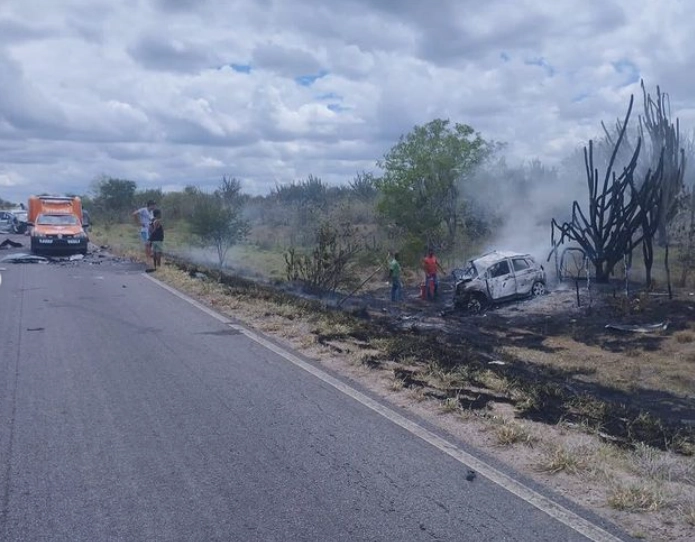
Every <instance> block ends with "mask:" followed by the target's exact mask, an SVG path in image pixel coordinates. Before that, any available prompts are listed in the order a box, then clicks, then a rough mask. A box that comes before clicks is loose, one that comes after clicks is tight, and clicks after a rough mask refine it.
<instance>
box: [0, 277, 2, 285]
mask: <svg viewBox="0 0 695 542" xmlns="http://www.w3.org/2000/svg"><path fill="white" fill-rule="evenodd" d="M0 286H2V275H0Z"/></svg>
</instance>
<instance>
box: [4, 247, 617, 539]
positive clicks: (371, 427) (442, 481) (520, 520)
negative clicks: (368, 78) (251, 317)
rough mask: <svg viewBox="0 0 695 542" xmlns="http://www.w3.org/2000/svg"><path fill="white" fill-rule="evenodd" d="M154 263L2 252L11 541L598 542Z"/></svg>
mask: <svg viewBox="0 0 695 542" xmlns="http://www.w3.org/2000/svg"><path fill="white" fill-rule="evenodd" d="M5 254H7V252H5V251H3V252H0V260H1V259H2V256H3V255H5ZM97 263H98V265H96V264H97ZM142 269H143V268H142V267H141V266H138V265H136V264H130V263H126V262H118V261H110V260H108V259H104V260H96V259H90V258H87V259H86V260H84V261H81V262H66V263H63V264H12V263H2V262H1V261H0V276H1V281H2V282H1V284H0V540H2V541H4V542H13V541H21V542H27V541H38V540H42V541H43V540H47V541H63V540H64V541H71V542H74V541H90V542H94V541H101V540H127V541H155V540H162V541H170V540H171V541H174V540H182V541H213V540H220V541H236V540H238V541H304V540H307V541H326V542H328V541H363V540H364V541H411V540H412V541H414V540H418V541H419V540H423V541H432V540H452V541H454V540H457V541H458V540H461V541H485V542H490V541H529V542H531V541H533V542H539V541H580V540H587V539H588V538H586V537H585V536H583V535H582V534H580V533H579V532H577V531H576V530H574V529H572V528H570V527H569V526H567V525H566V524H564V523H563V522H561V521H559V520H558V519H556V518H555V517H553V516H552V515H550V514H547V513H545V512H543V511H542V510H539V509H538V508H537V507H535V506H533V505H532V504H530V503H529V502H526V501H525V500H524V499H522V498H519V497H517V496H515V495H513V494H512V493H510V492H508V491H507V490H505V489H504V488H503V487H501V486H500V485H498V484H495V483H493V482H491V481H490V480H489V479H487V478H486V477H485V476H484V475H481V474H479V475H478V476H476V477H475V479H473V480H472V481H469V480H467V478H466V476H467V474H468V467H467V466H466V465H464V464H462V463H461V462H460V461H457V460H456V459H455V458H452V457H451V456H450V455H447V454H445V453H442V451H441V450H439V449H437V448H436V447H434V446H432V445H431V444H430V443H428V442H426V441H425V440H423V439H421V438H418V437H417V436H415V435H413V434H412V432H410V431H407V430H406V429H404V428H403V427H401V426H398V425H397V424H395V423H393V422H392V421H391V420H389V419H387V418H386V417H384V416H382V415H379V414H378V413H376V412H374V410H373V409H371V408H368V406H366V405H365V404H363V403H362V402H360V401H358V400H355V399H354V398H351V397H349V396H347V395H345V394H344V393H341V392H340V391H338V390H337V389H336V388H335V387H334V386H331V385H329V384H328V383H326V382H325V381H322V380H320V379H318V378H316V376H314V375H312V374H310V373H308V372H306V371H305V370H303V369H302V368H300V367H298V366H297V365H296V364H293V363H290V362H288V360H287V359H286V358H285V357H283V356H281V355H279V354H278V353H277V352H276V351H271V350H270V349H268V348H266V347H265V346H264V345H262V344H259V343H258V342H257V341H254V340H252V338H250V337H249V336H247V335H246V334H244V333H241V332H239V330H238V329H235V328H232V327H230V326H228V325H226V324H225V323H223V322H220V321H219V320H217V319H215V318H213V317H211V316H210V315H209V314H207V313H205V312H203V311H201V310H199V309H198V308H196V307H195V306H193V305H191V304H190V303H187V302H186V301H185V300H182V299H181V298H179V297H177V296H175V295H173V294H172V293H171V292H169V291H166V290H164V289H162V288H161V287H160V286H158V285H157V284H156V283H155V282H153V281H151V280H148V278H147V277H145V276H144V275H143V273H142ZM580 514H581V512H580ZM607 528H608V529H610V527H607ZM594 539H596V538H594ZM605 539H606V540H611V538H610V536H609V537H608V538H605ZM613 540H615V539H613Z"/></svg>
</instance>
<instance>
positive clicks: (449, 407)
mask: <svg viewBox="0 0 695 542" xmlns="http://www.w3.org/2000/svg"><path fill="white" fill-rule="evenodd" d="M460 408H461V402H460V401H459V397H458V396H456V397H447V398H446V399H444V401H442V403H441V405H440V407H439V410H440V412H442V413H443V414H448V413H451V412H456V411H457V410H459V409H460Z"/></svg>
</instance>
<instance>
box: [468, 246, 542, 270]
mask: <svg viewBox="0 0 695 542" xmlns="http://www.w3.org/2000/svg"><path fill="white" fill-rule="evenodd" d="M531 257H532V256H531V255H530V254H527V253H523V252H513V251H511V250H493V251H491V252H487V253H485V254H483V255H481V256H478V257H477V258H473V259H472V260H471V262H473V265H475V267H476V268H477V269H487V268H488V267H490V266H491V265H492V264H494V263H496V262H498V261H500V260H502V259H504V258H531Z"/></svg>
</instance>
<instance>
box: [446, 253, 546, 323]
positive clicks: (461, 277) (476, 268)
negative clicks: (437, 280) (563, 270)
mask: <svg viewBox="0 0 695 542" xmlns="http://www.w3.org/2000/svg"><path fill="white" fill-rule="evenodd" d="M453 275H454V278H455V281H456V285H455V287H454V306H455V307H456V308H458V309H463V310H465V311H468V312H473V313H477V312H480V311H481V310H482V309H483V308H484V307H486V306H488V305H492V304H495V303H501V302H503V301H510V300H513V299H521V298H525V297H530V296H537V295H542V294H544V293H545V291H546V286H545V284H546V282H545V281H546V278H545V270H544V269H543V266H542V265H540V264H539V263H538V262H536V260H535V259H534V258H533V256H531V255H530V254H522V253H517V252H502V251H500V252H498V251H494V252H488V253H487V254H483V255H482V256H479V257H477V258H475V259H473V260H470V261H469V262H468V266H467V267H466V268H465V269H457V270H455V271H454V272H453Z"/></svg>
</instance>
